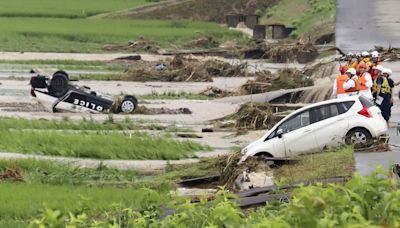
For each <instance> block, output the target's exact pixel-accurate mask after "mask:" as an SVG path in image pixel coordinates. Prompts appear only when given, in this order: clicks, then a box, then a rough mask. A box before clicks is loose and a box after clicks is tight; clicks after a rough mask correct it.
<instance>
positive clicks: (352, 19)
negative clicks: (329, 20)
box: [336, 0, 400, 52]
mask: <svg viewBox="0 0 400 228" xmlns="http://www.w3.org/2000/svg"><path fill="white" fill-rule="evenodd" d="M399 8H400V1H399V0H379V1H377V0H337V11H336V43H337V46H338V47H339V48H341V49H342V50H343V51H345V52H348V51H352V52H361V51H364V50H370V49H372V48H374V46H375V45H378V46H384V47H388V45H389V43H391V44H392V46H395V47H400V39H399V37H400V14H399V13H398V9H399Z"/></svg>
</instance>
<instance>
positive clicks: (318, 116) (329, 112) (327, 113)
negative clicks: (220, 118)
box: [311, 103, 339, 123]
mask: <svg viewBox="0 0 400 228" xmlns="http://www.w3.org/2000/svg"><path fill="white" fill-rule="evenodd" d="M338 115H339V110H338V107H337V105H336V103H335V104H328V105H323V106H319V107H315V108H313V109H311V123H316V122H319V121H322V120H326V119H328V118H331V117H334V116H338Z"/></svg>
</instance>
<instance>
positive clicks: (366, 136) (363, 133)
mask: <svg viewBox="0 0 400 228" xmlns="http://www.w3.org/2000/svg"><path fill="white" fill-rule="evenodd" d="M371 139H372V136H371V134H370V133H369V132H368V131H367V130H365V129H363V128H356V129H353V130H351V131H349V132H348V133H347V135H346V144H365V143H368V142H370V141H371Z"/></svg>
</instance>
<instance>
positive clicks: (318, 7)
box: [262, 0, 336, 40]
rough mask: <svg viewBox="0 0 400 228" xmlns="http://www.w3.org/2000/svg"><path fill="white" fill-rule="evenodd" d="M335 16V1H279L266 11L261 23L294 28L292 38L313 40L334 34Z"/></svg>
mask: <svg viewBox="0 0 400 228" xmlns="http://www.w3.org/2000/svg"><path fill="white" fill-rule="evenodd" d="M335 14H336V1H335V0H281V1H280V2H279V3H278V4H277V5H275V6H273V7H271V8H269V9H267V10H266V12H265V14H264V17H263V18H262V22H263V23H279V24H285V25H286V26H294V27H296V28H297V29H296V30H295V32H293V33H292V37H298V36H299V37H302V38H304V39H308V38H309V37H311V39H312V40H314V39H315V38H318V37H319V36H321V35H324V34H328V33H333V32H335V30H334V24H335Z"/></svg>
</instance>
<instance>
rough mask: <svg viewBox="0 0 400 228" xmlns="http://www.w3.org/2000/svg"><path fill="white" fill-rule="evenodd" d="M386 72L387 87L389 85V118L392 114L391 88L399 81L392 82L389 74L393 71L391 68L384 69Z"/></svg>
mask: <svg viewBox="0 0 400 228" xmlns="http://www.w3.org/2000/svg"><path fill="white" fill-rule="evenodd" d="M386 73H387V80H388V83H389V87H390V110H389V114H390V115H389V118H390V116H391V115H392V107H393V97H394V94H393V89H394V87H395V86H398V85H400V82H394V81H393V80H392V79H391V78H390V76H391V75H392V73H393V72H392V70H391V69H386Z"/></svg>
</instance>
